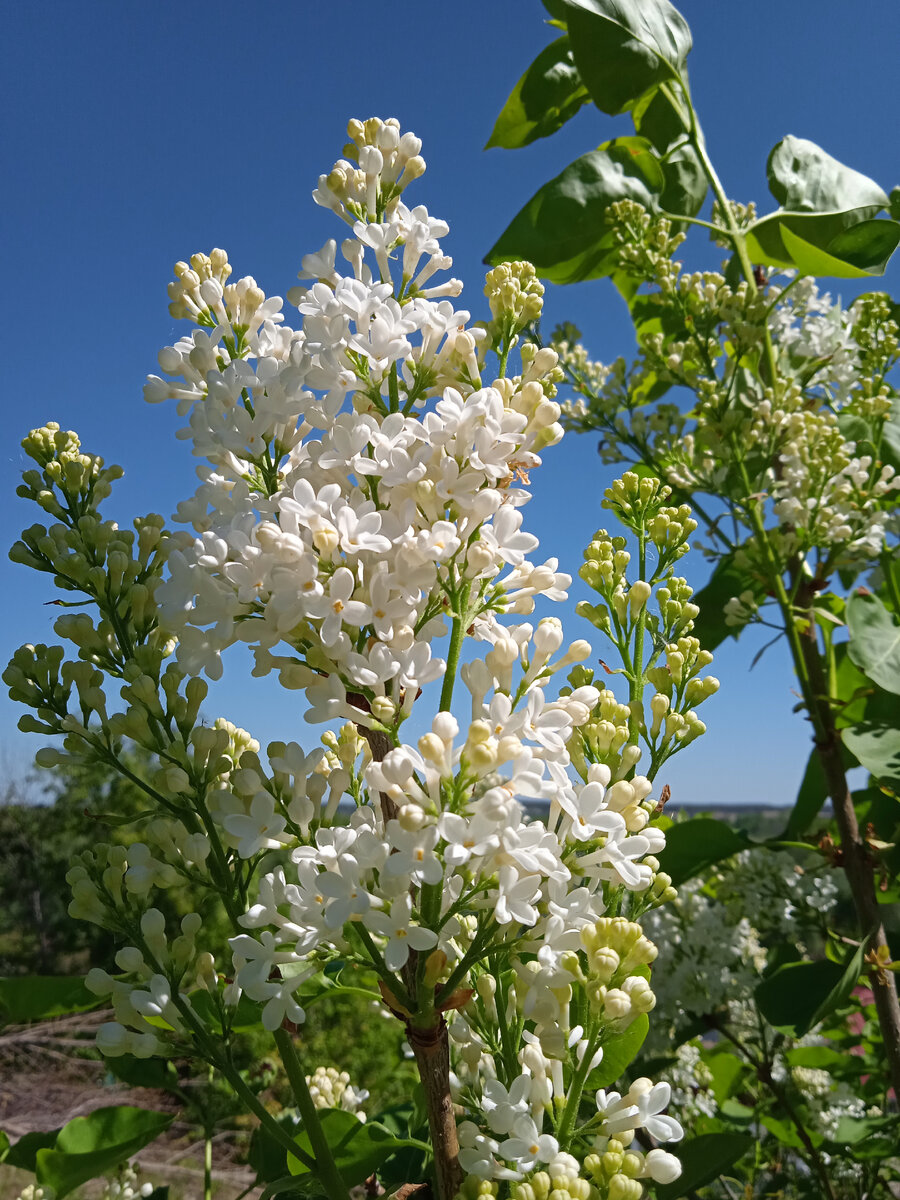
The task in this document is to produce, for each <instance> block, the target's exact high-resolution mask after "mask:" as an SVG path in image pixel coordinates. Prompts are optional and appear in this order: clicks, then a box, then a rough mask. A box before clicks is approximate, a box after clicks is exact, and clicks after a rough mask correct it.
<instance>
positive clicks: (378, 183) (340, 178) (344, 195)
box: [313, 117, 425, 224]
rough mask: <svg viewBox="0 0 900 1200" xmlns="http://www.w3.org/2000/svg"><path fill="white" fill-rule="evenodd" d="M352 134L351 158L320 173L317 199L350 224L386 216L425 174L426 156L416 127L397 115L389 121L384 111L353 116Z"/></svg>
mask: <svg viewBox="0 0 900 1200" xmlns="http://www.w3.org/2000/svg"><path fill="white" fill-rule="evenodd" d="M347 136H348V138H349V139H350V140H349V142H348V143H347V145H346V146H345V147H344V153H345V154H346V156H347V158H346V159H339V160H338V161H337V162H336V163H335V164H334V166H333V167H332V168H331V171H330V172H329V173H328V174H327V175H320V176H319V186H318V187H317V188H316V190H315V191H314V192H313V199H314V200H315V202H316V203H317V204H321V205H323V206H324V207H326V208H330V209H332V210H333V211H334V212H335V213H337V215H338V216H339V217H341V218H343V220H345V221H347V223H348V224H353V222H354V221H358V220H363V221H376V220H383V219H384V217H385V216H389V215H390V213H391V210H392V206H393V205H395V204H396V201H397V200H398V199H399V198H400V196H401V194H402V193H403V190H404V189H405V188H406V187H407V186H408V185H409V184H410V183H412V181H413V180H414V179H418V178H419V177H420V176H421V175H424V173H425V160H424V158H422V156H421V154H420V153H419V151H420V150H421V149H422V142H421V140H420V139H419V138H417V137H416V136H415V134H413V133H401V131H400V122H399V121H398V120H396V119H395V118H394V117H388V119H387V120H386V121H382V120H381V119H380V118H379V117H369V119H368V120H366V121H358V120H356V119H353V120H351V121H349V122H348V124H347ZM348 159H349V160H351V161H347V160H348Z"/></svg>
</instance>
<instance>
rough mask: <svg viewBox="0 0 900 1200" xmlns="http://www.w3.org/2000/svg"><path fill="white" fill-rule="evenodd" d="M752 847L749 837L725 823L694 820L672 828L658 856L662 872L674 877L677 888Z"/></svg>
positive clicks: (699, 818)
mask: <svg viewBox="0 0 900 1200" xmlns="http://www.w3.org/2000/svg"><path fill="white" fill-rule="evenodd" d="M752 844H753V843H752V842H751V841H750V840H749V838H748V837H747V835H746V834H744V833H742V832H741V831H740V830H737V829H732V827H731V826H730V825H727V824H726V823H725V822H724V821H717V820H716V819H715V818H714V817H692V818H691V819H690V820H689V821H681V822H679V824H677V825H673V826H672V828H671V829H669V830H668V832H667V833H666V844H665V846H664V848H663V849H662V850H661V851H660V853H659V863H660V869H661V870H662V871H665V873H666V874H667V875H671V877H672V883H673V884H674V886H675V887H680V886H681V884H682V883H684V882H685V881H686V880H688V879H693V878H694V876H695V875H699V873H700V872H701V871H702V870H704V868H706V867H709V866H712V864H713V863H717V862H721V861H722V859H723V858H730V857H731V856H732V854H739V853H740V851H741V850H746V849H747V848H748V847H749V846H751V845H752Z"/></svg>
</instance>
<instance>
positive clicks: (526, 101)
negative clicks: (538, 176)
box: [485, 37, 590, 150]
mask: <svg viewBox="0 0 900 1200" xmlns="http://www.w3.org/2000/svg"><path fill="white" fill-rule="evenodd" d="M589 99H590V96H589V95H588V93H587V89H586V88H585V87H584V85H583V83H582V82H581V78H580V76H579V74H578V70H577V68H576V67H575V63H574V61H573V59H572V48H571V46H570V45H569V39H568V37H561V38H557V39H556V41H555V42H551V43H550V45H549V46H546V47H545V48H544V49H543V50H542V51H541V52H540V54H539V55H538V56H537V58H536V59H535V60H534V62H533V63H532V64H531V66H530V67H529V68H528V70H527V71H526V72H525V74H524V75H523V76H522V78H521V79H520V80H519V82H518V83H517V84H516V86H515V87H514V88H513V90H512V91H511V92H510V94H509V98H508V100H507V101H506V103H505V104H504V105H503V108H502V110H501V112H500V115H499V116H498V117H497V120H496V122H495V124H494V128H493V130H492V132H491V136H490V137H489V138H488V142H487V146H486V147H485V149H488V148H489V147H491V146H503V147H505V148H506V149H508V150H513V149H516V148H518V147H519V146H528V145H529V144H530V143H531V142H533V141H536V140H537V139H538V138H542V137H548V136H549V135H550V134H552V133H556V131H557V129H560V128H561V127H562V126H563V125H564V124H565V123H566V121H568V120H569V119H570V118H571V117H574V116H575V114H576V113H577V112H578V110H579V108H581V106H582V105H583V104H585V103H587V101H588V100H589Z"/></svg>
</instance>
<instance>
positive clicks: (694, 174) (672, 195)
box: [659, 146, 709, 217]
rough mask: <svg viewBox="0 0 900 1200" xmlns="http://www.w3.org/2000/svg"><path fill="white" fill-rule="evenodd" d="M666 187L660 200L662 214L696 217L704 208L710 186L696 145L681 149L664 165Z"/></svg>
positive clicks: (672, 154)
mask: <svg viewBox="0 0 900 1200" xmlns="http://www.w3.org/2000/svg"><path fill="white" fill-rule="evenodd" d="M661 166H662V171H663V178H664V179H665V186H664V187H663V190H662V194H661V195H660V197H659V207H660V208H661V209H662V210H663V212H667V213H672V214H674V215H675V216H679V217H695V216H696V215H697V213H698V212H699V211H700V209H701V208H702V207H703V202H704V200H705V199H706V193H707V191H708V190H709V183H708V182H707V179H706V173H705V171H704V170H703V167H702V166H701V165H700V159H699V158H698V157H697V152H696V150H694V147H693V146H680V147H679V148H678V149H677V150H673V151H672V152H671V154H669V155H668V156H667V157H666V158H664V159H663V160H662V162H661Z"/></svg>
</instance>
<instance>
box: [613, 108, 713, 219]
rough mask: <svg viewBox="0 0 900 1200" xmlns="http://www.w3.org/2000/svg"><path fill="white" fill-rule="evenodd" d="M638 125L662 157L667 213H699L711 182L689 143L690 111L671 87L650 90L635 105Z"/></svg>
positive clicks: (662, 203) (662, 205)
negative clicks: (686, 126) (683, 105)
mask: <svg viewBox="0 0 900 1200" xmlns="http://www.w3.org/2000/svg"><path fill="white" fill-rule="evenodd" d="M631 116H632V120H633V121H634V128H635V130H636V132H637V133H638V134H640V136H641V137H645V138H647V139H648V140H649V141H650V143H651V145H652V146H653V149H654V150H655V151H656V152H657V153H658V154H659V156H660V165H661V167H662V170H663V177H664V179H665V185H664V187H663V190H662V194H661V195H660V198H659V206H660V208H661V209H662V210H663V211H664V212H668V213H674V214H677V215H678V216H688V217H693V216H696V215H697V213H698V212H699V211H700V209H701V208H702V207H703V202H704V200H705V199H706V194H707V192H708V190H709V182H708V180H707V178H706V172H705V171H704V170H703V167H702V165H701V163H700V159H699V158H698V157H697V152H696V150H694V148H693V146H691V145H689V144H687V143H685V141H684V130H685V121H687V120H688V117H687V114H686V113H685V112H684V109H683V108H682V106H681V105H680V104H679V103H678V101H677V99H676V98H675V96H674V95H673V94H672V92H670V91H669V90H668V89H667V90H666V91H662V90H659V89H657V90H656V91H651V92H648V93H646V95H644V96H643V97H642V98H641V99H640V100H639V101H638V102H637V104H636V105H635V106H634V108H633V110H632V113H631Z"/></svg>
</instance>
